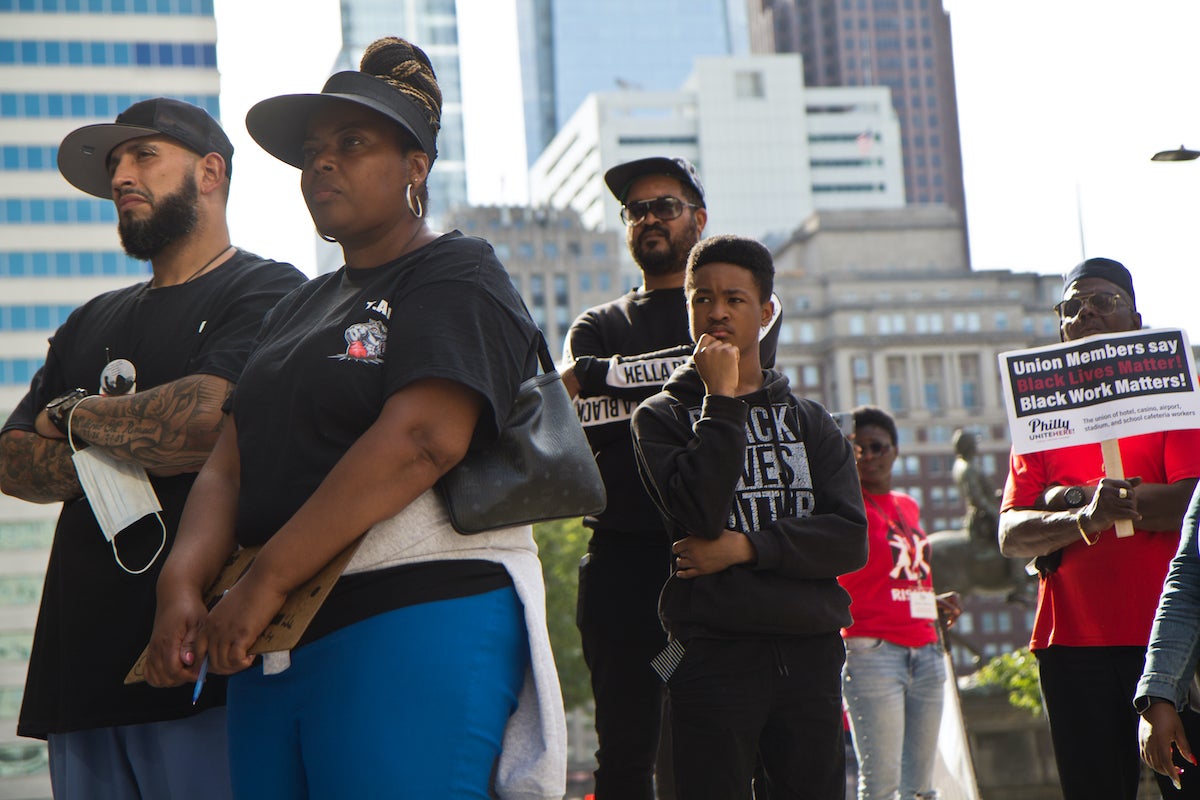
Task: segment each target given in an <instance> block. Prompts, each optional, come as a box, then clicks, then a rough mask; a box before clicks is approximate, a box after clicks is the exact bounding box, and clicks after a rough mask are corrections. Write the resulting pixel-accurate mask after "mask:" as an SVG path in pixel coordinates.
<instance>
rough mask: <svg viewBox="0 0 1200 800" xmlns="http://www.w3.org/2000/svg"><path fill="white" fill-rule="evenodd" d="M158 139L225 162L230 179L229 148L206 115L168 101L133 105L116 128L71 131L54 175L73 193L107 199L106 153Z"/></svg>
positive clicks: (61, 147)
mask: <svg viewBox="0 0 1200 800" xmlns="http://www.w3.org/2000/svg"><path fill="white" fill-rule="evenodd" d="M157 134H162V135H164V136H170V137H171V138H172V139H175V140H176V141H177V142H179V143H180V144H182V145H183V146H184V147H186V148H188V149H189V150H192V151H194V152H196V153H199V154H200V155H202V156H206V155H208V154H209V153H216V154H217V155H219V156H221V158H223V159H225V177H227V178H228V177H229V176H231V175H232V174H233V144H231V143H230V141H229V137H228V136H226V135H225V131H223V130H221V126H220V124H219V123H218V122H217V121H216V120H215V119H213V118H212V117H211V116H210V115H209V113H208V112H207V111H205V110H204V109H203V108H200V107H199V106H194V105H192V104H191V103H185V102H184V101H182V100H176V99H174V98H171V97H155V98H154V99H152V100H143V101H141V102H140V103H134V104H133V105H131V106H130V107H129V108H127V109H125V110H124V111H122V112H121V113H120V114H118V115H117V121H116V123H103V124H100V125H85V126H84V127H82V128H79V129H77V130H74V131H71V132H70V133H68V134H67V137H66V138H65V139H63V140H62V144H61V145H59V147H58V171H59V172H61V173H62V175H63V177H64V178H66V179H67V180H68V181H70V182H71V184H72V185H73V186H75V187H76V188H77V189H81V190H83V191H85V192H87V193H88V194H91V195H95V196H96V197H103V198H111V197H112V179H111V178H110V177H109V174H108V154H109V153H111V152H112V151H113V148H114V147H116V146H117V145H119V144H121V143H122V142H127V141H129V140H130V139H137V138H140V137H142V136H155V135H157Z"/></svg>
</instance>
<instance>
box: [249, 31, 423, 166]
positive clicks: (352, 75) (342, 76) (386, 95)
mask: <svg viewBox="0 0 1200 800" xmlns="http://www.w3.org/2000/svg"><path fill="white" fill-rule="evenodd" d="M414 49H419V48H416V47H415V46H414ZM345 103H353V104H354V105H357V106H362V107H364V108H369V109H371V110H372V111H375V112H377V113H379V114H382V115H383V116H385V117H387V118H388V119H390V120H391V121H392V122H395V123H396V124H397V125H399V126H400V127H402V128H404V130H406V131H408V132H409V133H411V134H412V135H413V137H414V138H416V140H417V143H418V144H419V145H420V146H421V150H423V151H424V152H425V154H426V155H428V156H429V163H430V164H431V165H432V164H433V162H434V159H436V158H437V131H436V130H435V129H434V127H433V126H432V125H430V123H429V120H428V118H427V115H426V113H425V111H424V110H422V108H421V107H420V106H419V105H418V104H417V103H416V102H415V101H414V100H413V99H412V98H410V97H408V96H407V95H405V94H404V93H403V92H401V91H400V90H399V89H397V88H396V87H395V86H393V85H392V84H391V83H389V82H388V81H386V80H384V79H383V78H379V77H376V76H375V75H368V74H367V73H365V72H356V71H354V70H348V71H346V72H338V73H335V74H334V75H331V76H330V78H329V80H327V81H325V86H324V87H322V89H321V93H320V94H285V95H280V96H279V97H269V98H267V99H266V100H261V101H259V102H258V103H255V104H254V106H252V107H251V109H250V111H248V112H247V113H246V130H247V131H249V132H250V135H251V136H252V137H254V141H256V142H258V145H259V146H260V147H261V148H262V149H263V150H266V151H267V152H268V153H270V154H271V155H273V156H275V157H276V158H278V159H279V160H280V161H282V162H284V163H285V164H290V165H291V166H293V167H296V168H297V169H303V167H304V153H303V149H304V137H305V135H306V134H305V129H306V128H307V126H308V121H309V119H311V118H312V116H313V115H314V114H316V113H317V112H318V111H319V110H321V109H323V108H327V107H329V106H336V105H338V104H345Z"/></svg>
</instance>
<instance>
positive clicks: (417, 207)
mask: <svg viewBox="0 0 1200 800" xmlns="http://www.w3.org/2000/svg"><path fill="white" fill-rule="evenodd" d="M404 199H405V200H406V201H408V210H409V211H411V212H412V215H413V216H414V217H416V218H417V219H420V218H421V217H423V216H425V206H423V205H421V197H420V195H414V194H413V185H412V184H411V183H410V184H409V185H408V186H407V187H405V189H404ZM413 200H416V201H417V202H416V203H415V204H414V203H413Z"/></svg>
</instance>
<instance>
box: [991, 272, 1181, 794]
mask: <svg viewBox="0 0 1200 800" xmlns="http://www.w3.org/2000/svg"><path fill="white" fill-rule="evenodd" d="M1055 310H1056V311H1057V312H1058V315H1059V333H1060V336H1061V338H1062V340H1063V341H1064V342H1073V341H1076V340H1078V339H1082V338H1084V337H1087V336H1093V335H1097V334H1109V333H1118V332H1122V331H1136V330H1139V329H1140V328H1141V327H1142V318H1141V315H1140V314H1138V312H1137V308H1136V305H1135V296H1134V291H1133V280H1132V278H1131V277H1130V275H1129V272H1128V270H1126V269H1125V267H1124V266H1122V265H1121V264H1120V263H1118V262H1116V261H1113V260H1111V259H1107V258H1090V259H1088V260H1086V261H1084V262H1082V263H1080V264H1079V265H1077V266H1076V267H1075V268H1074V269H1072V270H1071V271H1070V272H1069V273H1068V274H1067V276H1066V278H1065V281H1064V284H1063V297H1062V302H1060V303H1058V305H1056V306H1055ZM1120 449H1121V459H1122V462H1123V465H1124V470H1125V474H1126V475H1130V476H1135V477H1131V478H1130V479H1129V480H1118V479H1115V478H1107V477H1104V475H1105V469H1104V463H1103V458H1102V456H1101V450H1100V445H1099V444H1086V445H1077V446H1073V447H1063V448H1059V449H1057V450H1046V451H1042V452H1037V453H1026V454H1024V455H1017V454H1015V453H1014V454H1013V455H1012V456H1011V458H1010V465H1009V473H1008V481H1007V483H1006V485H1005V487H1004V499H1003V501H1002V503H1001V513H1000V549H1001V551H1002V552H1003V553H1004V555H1006V556H1009V557H1013V558H1030V557H1038V564H1039V572H1040V574H1041V586H1040V589H1039V592H1038V606H1037V616H1036V619H1035V621H1034V628H1033V636H1032V640H1031V642H1030V649H1031V650H1032V651H1033V652H1034V654H1035V655H1036V656H1037V659H1038V672H1039V678H1040V681H1041V688H1042V696H1043V700H1044V702H1045V705H1046V713H1047V715H1048V717H1049V720H1050V734H1051V738H1052V740H1053V742H1054V756H1055V760H1056V762H1057V763H1058V773H1059V782H1060V783H1061V785H1062V790H1063V796H1064V798H1066V800H1075V799H1076V798H1079V800H1083V799H1084V798H1087V799H1088V800H1095V798H1122V799H1124V798H1129V799H1130V800H1132V798H1133V797H1135V795H1136V794H1137V785H1138V776H1139V766H1140V762H1139V758H1138V746H1137V731H1138V714H1137V712H1135V710H1134V707H1133V705H1132V704H1131V702H1130V701H1131V700H1132V699H1133V696H1134V693H1135V687H1136V685H1137V682H1138V678H1139V676H1140V675H1141V673H1142V666H1143V662H1144V660H1145V654H1146V643H1147V641H1148V640H1149V636H1150V626H1151V623H1152V621H1153V619H1154V612H1155V608H1156V607H1157V604H1158V596H1159V592H1160V591H1161V589H1162V585H1163V579H1164V577H1165V576H1166V572H1167V566H1168V564H1169V562H1170V561H1171V558H1172V557H1173V556H1174V555H1175V551H1176V548H1177V547H1178V544H1179V531H1180V527H1181V526H1182V522H1183V516H1184V512H1185V511H1186V510H1187V506H1188V500H1189V498H1190V497H1191V494H1192V489H1193V487H1194V486H1195V484H1196V479H1197V477H1198V476H1200V431H1195V430H1186V431H1164V432H1160V433H1150V434H1143V435H1140V436H1129V437H1126V438H1123V439H1121V440H1120ZM1123 519H1127V520H1132V521H1133V524H1134V535H1133V536H1130V537H1127V538H1118V537H1117V536H1116V533H1115V531H1114V524H1115V523H1116V522H1117V521H1118V520H1123ZM1139 710H1140V709H1139ZM1190 770H1191V767H1190V765H1189V771H1190ZM1158 778H1159V787H1160V789H1161V790H1162V792H1163V796H1164V797H1190V796H1200V781H1197V780H1195V778H1194V777H1192V776H1190V775H1189V774H1188V773H1185V775H1184V793H1183V794H1180V793H1178V792H1177V790H1175V789H1174V788H1172V787H1171V784H1170V781H1169V779H1167V778H1166V777H1165V776H1162V775H1159V776H1158ZM1189 779H1190V780H1189Z"/></svg>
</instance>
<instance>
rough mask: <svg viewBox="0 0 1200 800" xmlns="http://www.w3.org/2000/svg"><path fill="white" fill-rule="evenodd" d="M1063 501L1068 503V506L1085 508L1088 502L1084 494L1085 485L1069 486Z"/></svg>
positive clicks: (1064, 493)
mask: <svg viewBox="0 0 1200 800" xmlns="http://www.w3.org/2000/svg"><path fill="white" fill-rule="evenodd" d="M1063 502H1064V503H1066V504H1067V508H1083V506H1084V504H1085V503H1086V502H1087V500H1086V499H1085V498H1084V495H1083V487H1082V486H1068V487H1067V490H1066V491H1065V492H1063Z"/></svg>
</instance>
